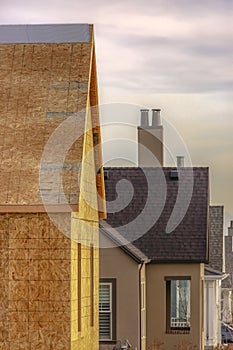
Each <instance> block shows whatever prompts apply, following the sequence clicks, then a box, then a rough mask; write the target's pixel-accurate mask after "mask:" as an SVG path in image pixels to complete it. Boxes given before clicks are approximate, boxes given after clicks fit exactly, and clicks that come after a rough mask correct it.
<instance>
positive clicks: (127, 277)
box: [100, 235, 140, 349]
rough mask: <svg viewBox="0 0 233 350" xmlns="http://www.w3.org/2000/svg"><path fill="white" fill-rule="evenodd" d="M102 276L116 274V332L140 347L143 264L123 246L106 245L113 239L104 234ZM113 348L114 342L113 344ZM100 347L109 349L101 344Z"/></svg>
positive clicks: (119, 337) (108, 276)
mask: <svg viewBox="0 0 233 350" xmlns="http://www.w3.org/2000/svg"><path fill="white" fill-rule="evenodd" d="M100 242H101V247H100V278H116V295H117V300H116V315H117V317H116V318H117V324H116V334H117V339H122V340H124V339H128V340H129V342H130V343H131V344H132V349H135V346H137V348H138V349H139V343H140V341H139V339H140V337H139V334H140V323H139V309H140V306H139V265H138V264H137V263H136V262H135V261H134V260H133V259H132V258H131V257H129V256H128V255H127V254H126V253H125V252H123V251H122V250H121V249H120V248H103V247H107V246H108V245H109V240H108V239H107V238H106V237H104V236H103V235H101V238H100ZM112 348H113V345H112ZM100 349H108V346H107V345H104V344H103V343H101V344H100Z"/></svg>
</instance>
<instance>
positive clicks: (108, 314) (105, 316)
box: [99, 279, 116, 341]
mask: <svg viewBox="0 0 233 350" xmlns="http://www.w3.org/2000/svg"><path fill="white" fill-rule="evenodd" d="M99 338H100V341H109V340H115V339H116V281H115V280H114V279H101V281H100V286H99Z"/></svg>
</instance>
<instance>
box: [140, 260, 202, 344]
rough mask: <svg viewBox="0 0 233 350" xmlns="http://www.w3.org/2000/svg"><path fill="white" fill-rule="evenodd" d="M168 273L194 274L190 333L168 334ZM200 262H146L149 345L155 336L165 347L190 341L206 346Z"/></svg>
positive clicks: (192, 278)
mask: <svg viewBox="0 0 233 350" xmlns="http://www.w3.org/2000/svg"><path fill="white" fill-rule="evenodd" d="M166 276H190V277H191V329H190V333H189V334H166V283H165V277H166ZM202 277H203V265H201V264H149V265H148V266H147V305H148V307H147V346H149V345H150V344H152V343H153V341H154V340H155V339H157V340H159V341H161V342H162V343H164V349H173V348H174V345H179V344H181V343H182V342H189V343H192V344H193V345H196V346H197V348H198V349H200V350H201V349H203V315H202V306H203V298H202V295H203V294H202V288H203V287H202V281H201V279H202Z"/></svg>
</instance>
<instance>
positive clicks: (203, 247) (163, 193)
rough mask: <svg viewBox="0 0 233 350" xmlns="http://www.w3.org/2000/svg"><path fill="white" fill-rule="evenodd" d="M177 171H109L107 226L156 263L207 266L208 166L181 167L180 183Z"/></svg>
mask: <svg viewBox="0 0 233 350" xmlns="http://www.w3.org/2000/svg"><path fill="white" fill-rule="evenodd" d="M172 170H174V168H168V167H167V168H159V167H158V168H143V169H141V168H105V171H106V172H107V174H108V176H107V177H108V178H107V179H106V181H105V191H106V200H107V213H108V214H107V223H108V224H109V225H111V226H112V227H114V228H116V229H117V231H118V232H119V233H120V234H121V235H122V236H123V237H124V238H126V239H127V240H128V241H129V242H132V243H133V244H134V245H135V246H136V247H137V248H138V249H140V250H141V251H142V252H143V253H144V254H145V255H146V256H147V257H148V259H151V261H152V262H207V261H208V248H207V247H208V207H209V180H208V168H203V167H195V168H180V169H179V171H178V172H179V180H177V179H174V178H173V179H172V178H171V176H170V174H171V171H172ZM192 180H193V186H192ZM190 190H191V196H190V201H189V200H188V199H189V194H190ZM185 202H188V204H189V205H188V206H187V208H184V207H185ZM189 202H190V203H189ZM175 203H176V206H175ZM174 207H176V212H175V215H174V218H173V219H172V223H171V222H169V219H170V221H171V214H172V212H173V210H174ZM186 209H187V211H186ZM182 211H184V214H183V215H182ZM179 216H180V217H181V218H180V219H179ZM168 232H170V233H168Z"/></svg>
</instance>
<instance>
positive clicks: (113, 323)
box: [99, 278, 116, 343]
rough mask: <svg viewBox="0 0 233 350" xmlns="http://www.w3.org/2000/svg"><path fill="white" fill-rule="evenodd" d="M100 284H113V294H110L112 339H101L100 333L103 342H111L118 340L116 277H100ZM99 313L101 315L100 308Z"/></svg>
mask: <svg viewBox="0 0 233 350" xmlns="http://www.w3.org/2000/svg"><path fill="white" fill-rule="evenodd" d="M99 283H100V285H101V284H110V285H111V295H110V300H111V305H110V309H111V325H110V328H111V337H110V339H101V337H100V334H99V341H100V342H101V343H105V342H106V343H110V342H116V279H115V278H100V281H99ZM99 315H100V310H99Z"/></svg>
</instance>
